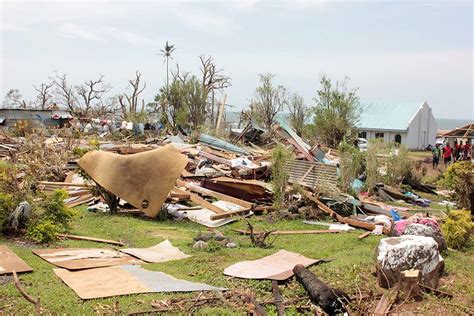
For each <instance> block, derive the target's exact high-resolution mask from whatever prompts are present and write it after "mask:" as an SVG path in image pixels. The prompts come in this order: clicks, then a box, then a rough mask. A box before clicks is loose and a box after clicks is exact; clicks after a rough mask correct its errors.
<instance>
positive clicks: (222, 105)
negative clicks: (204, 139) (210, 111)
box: [216, 94, 227, 134]
mask: <svg viewBox="0 0 474 316" xmlns="http://www.w3.org/2000/svg"><path fill="white" fill-rule="evenodd" d="M226 100H227V94H224V99H223V100H222V103H221V107H220V109H219V116H218V117H217V124H216V133H217V134H219V127H220V125H221V120H222V115H223V114H224V109H225V101H226Z"/></svg>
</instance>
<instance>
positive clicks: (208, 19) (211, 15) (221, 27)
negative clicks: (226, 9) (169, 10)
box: [175, 8, 241, 34]
mask: <svg viewBox="0 0 474 316" xmlns="http://www.w3.org/2000/svg"><path fill="white" fill-rule="evenodd" d="M175 14H176V16H177V17H178V18H180V19H181V21H182V22H183V23H185V24H187V25H188V26H191V27H193V28H194V29H197V30H200V31H204V32H208V33H213V34H216V33H217V34H224V33H227V32H230V31H238V30H240V29H241V26H240V25H239V24H238V23H237V21H236V20H235V19H234V18H233V17H231V16H229V15H224V14H221V13H218V12H217V11H214V10H212V9H196V8H193V9H189V8H182V9H179V10H176V11H175Z"/></svg>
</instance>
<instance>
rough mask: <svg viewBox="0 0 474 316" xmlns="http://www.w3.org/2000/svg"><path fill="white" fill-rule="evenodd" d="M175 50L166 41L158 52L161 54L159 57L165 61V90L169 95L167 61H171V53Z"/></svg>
mask: <svg viewBox="0 0 474 316" xmlns="http://www.w3.org/2000/svg"><path fill="white" fill-rule="evenodd" d="M175 50H176V48H175V47H174V45H169V44H168V41H166V44H165V47H164V49H160V52H161V54H160V55H161V56H163V57H164V58H165V60H164V61H166V90H167V92H168V93H169V84H170V80H169V60H170V58H171V59H173V58H172V57H171V53H172V52H174V51H175Z"/></svg>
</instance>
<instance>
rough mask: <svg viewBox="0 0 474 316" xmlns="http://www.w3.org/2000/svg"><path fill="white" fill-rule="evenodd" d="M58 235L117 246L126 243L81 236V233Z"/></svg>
mask: <svg viewBox="0 0 474 316" xmlns="http://www.w3.org/2000/svg"><path fill="white" fill-rule="evenodd" d="M57 236H58V237H60V238H66V239H73V240H87V241H94V242H100V243H104V244H111V245H116V246H125V244H124V243H122V242H120V241H115V240H109V239H102V238H95V237H87V236H79V235H70V234H58V235H57Z"/></svg>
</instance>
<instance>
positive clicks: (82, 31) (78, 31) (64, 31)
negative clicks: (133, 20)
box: [59, 23, 157, 46]
mask: <svg viewBox="0 0 474 316" xmlns="http://www.w3.org/2000/svg"><path fill="white" fill-rule="evenodd" d="M59 32H60V34H61V35H62V36H63V37H66V38H72V39H82V40H87V41H94V42H110V41H112V40H113V41H118V42H123V43H126V44H130V45H133V46H156V45H157V41H156V40H153V39H151V38H149V37H146V36H144V35H141V34H138V33H135V32H131V31H128V30H122V29H119V28H116V27H113V26H99V27H86V26H82V25H79V24H72V23H66V24H62V25H61V26H60V27H59Z"/></svg>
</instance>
